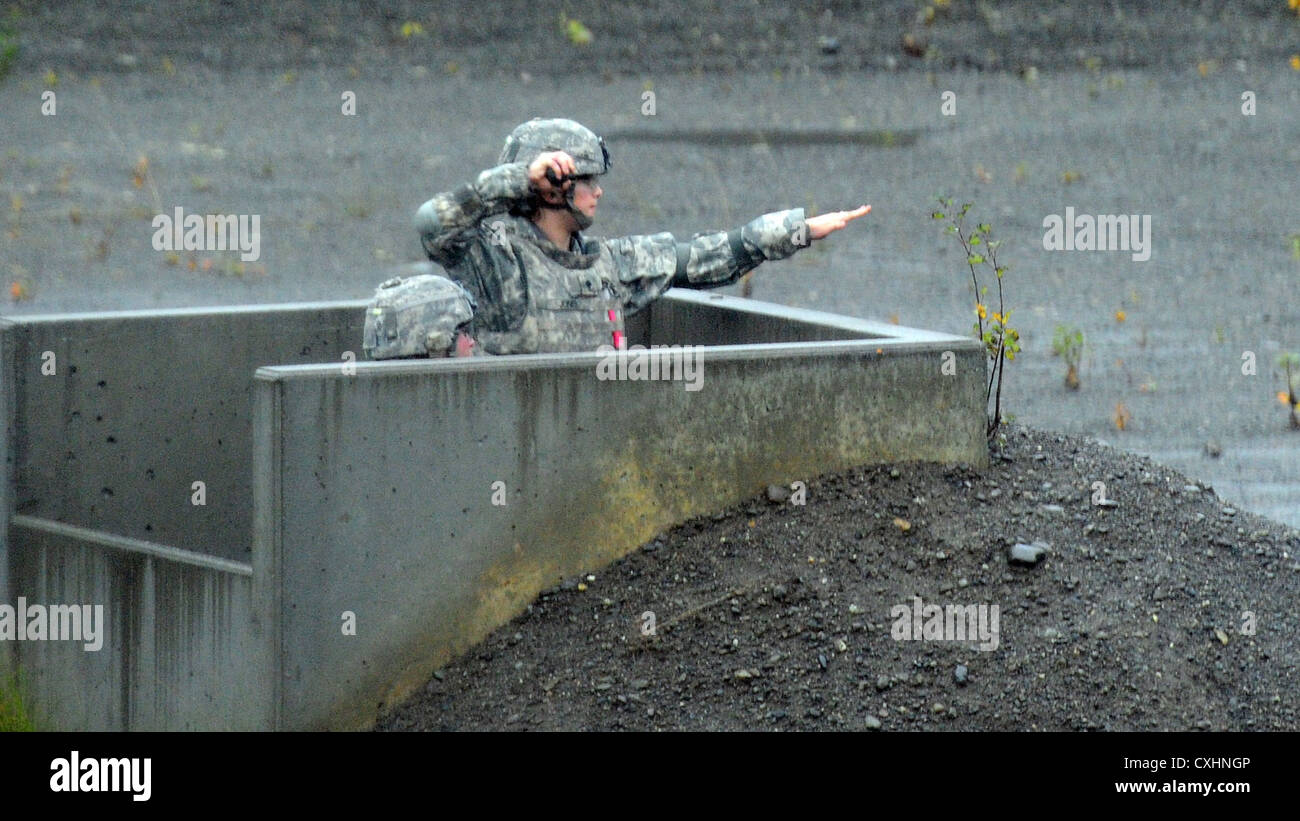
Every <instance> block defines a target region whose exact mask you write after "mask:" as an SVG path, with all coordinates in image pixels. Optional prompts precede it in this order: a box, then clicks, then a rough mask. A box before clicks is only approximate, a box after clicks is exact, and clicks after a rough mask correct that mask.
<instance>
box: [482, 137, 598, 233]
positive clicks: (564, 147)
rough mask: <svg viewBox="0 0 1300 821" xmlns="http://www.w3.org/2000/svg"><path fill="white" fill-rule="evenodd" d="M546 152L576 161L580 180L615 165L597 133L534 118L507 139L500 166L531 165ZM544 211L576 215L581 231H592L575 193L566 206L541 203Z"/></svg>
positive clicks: (571, 193) (566, 201)
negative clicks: (579, 208)
mask: <svg viewBox="0 0 1300 821" xmlns="http://www.w3.org/2000/svg"><path fill="white" fill-rule="evenodd" d="M546 151H563V152H565V153H567V154H568V155H569V156H571V157H573V164H574V166H575V167H576V169H577V172H578V176H580V177H581V176H587V175H592V176H595V175H600V174H605V173H608V172H609V169H610V168H611V167H612V165H613V164H612V163H611V162H610V159H609V151H608V150H607V149H606V148H605V140H604V139H603V138H601V137H599V136H597V135H596V133H595V132H594V131H592V130H591V129H589V128H587V127H586V126H584V125H582V124H581V123H578V122H574V121H573V120H565V119H551V120H544V119H542V118H540V117H534V118H533V119H531V120H529V121H528V122H526V123H521V124H520V125H518V126H516V127H515V130H514V131H511V132H510V136H508V137H506V144H505V147H504V148H502V149H501V157H500V159H498V160H497V164H498V165H504V164H505V163H514V162H521V163H525V164H529V165H531V164H532V162H533V160H535V159H537V157H538V155H540V154H542V153H543V152H546ZM539 204H540V205H541V206H542V207H544V208H559V209H564V210H567V211H568V212H569V213H570V214H572V215H573V218H574V219H575V220H576V221H577V223H578V226H579V227H580V228H583V229H586V228H590V227H591V219H590V218H589V217H587V215H586V214H584V213H582V212H581V211H579V210H578V209H577V208H574V207H573V189H572V188H570V189H569V191H568V194H567V195H566V196H565V204H564V205H550V204H549V203H545V202H542V203H539Z"/></svg>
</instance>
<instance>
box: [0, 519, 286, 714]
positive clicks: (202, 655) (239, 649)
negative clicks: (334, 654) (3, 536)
mask: <svg viewBox="0 0 1300 821" xmlns="http://www.w3.org/2000/svg"><path fill="white" fill-rule="evenodd" d="M10 530H11V534H12V535H13V536H14V539H13V543H12V545H11V548H12V549H13V550H14V553H13V555H12V557H11V559H10V573H11V576H10V582H11V585H12V587H13V590H14V591H15V596H14V598H13V599H11V600H9V601H7V602H6V603H8V604H10V605H16V599H17V596H18V595H22V596H23V597H25V598H26V600H27V604H29V605H31V604H41V605H47V606H48V605H54V604H90V605H101V606H102V607H103V610H102V611H101V612H102V614H103V620H102V623H101V625H100V627H99V630H100V632H101V635H100V638H101V640H102V646H101V647H100V649H98V650H87V649H86V645H85V642H82V641H49V640H47V641H31V640H28V641H14V642H6V643H7V644H13V645H14V647H13V652H14V654H15V656H16V659H17V662H18V665H19V667H20V669H21V670H22V672H23V675H24V678H25V681H26V684H27V686H28V688H29V690H30V692H31V694H32V696H33V698H34V699H35V705H34V712H35V715H34V719H35V720H36V721H37V722H38V726H39V727H40V728H42V729H49V730H68V731H72V730H78V731H86V730H91V731H102V730H196V729H197V730H255V729H264V728H266V727H269V726H271V714H270V712H269V711H270V708H271V706H272V705H271V698H270V696H271V693H272V684H273V682H272V681H271V679H270V674H271V669H272V668H271V667H270V665H269V664H268V663H267V654H266V652H265V651H264V647H265V645H264V644H263V643H262V642H261V639H260V638H259V636H258V634H257V631H255V630H254V627H253V621H252V612H253V607H252V595H253V579H252V568H251V567H249V566H248V565H240V564H239V563H236V562H229V561H226V560H222V559H214V558H212V557H208V556H198V555H191V556H188V557H187V556H179V555H173V556H172V557H170V558H164V557H162V556H160V555H158V553H157V552H150V551H149V550H148V549H147V547H146V549H144V550H141V549H138V548H136V547H134V546H132V545H130V544H127V542H128V540H116V541H118V542H119V544H118V545H117V546H112V547H110V546H106V545H105V544H103V543H99V542H94V541H88V540H86V539H84V538H78V534H77V533H76V532H75V529H73V532H59V530H60V527H59V526H58V525H57V524H55V525H53V526H50V525H48V524H43V523H42V522H41V520H34V521H33V520H29V519H28V518H27V517H21V516H20V517H18V518H17V521H15V522H14V523H13V524H12V525H11V528H10ZM92 612H93V611H92Z"/></svg>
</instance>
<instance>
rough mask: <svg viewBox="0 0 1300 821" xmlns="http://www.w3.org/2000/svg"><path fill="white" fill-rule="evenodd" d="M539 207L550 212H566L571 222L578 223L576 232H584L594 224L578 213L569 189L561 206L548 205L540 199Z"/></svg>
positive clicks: (584, 215)
mask: <svg viewBox="0 0 1300 821" xmlns="http://www.w3.org/2000/svg"><path fill="white" fill-rule="evenodd" d="M541 206H542V207H543V208H547V209H549V210H551V211H568V212H569V213H570V214H571V215H572V216H573V221H574V222H576V223H578V230H580V231H586V230H587V229H588V228H590V227H591V226H592V224H593V223H594V220H592V218H591V217H589V216H587V215H586V214H584V213H582V212H581V211H579V210H578V208H577V206H575V205H574V204H573V189H572V188H570V189H569V190H568V192H567V193H566V194H565V195H564V204H563V205H556V204H555V203H550V202H547V201H546V200H545V199H542V201H541Z"/></svg>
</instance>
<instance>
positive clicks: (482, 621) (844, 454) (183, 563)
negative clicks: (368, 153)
mask: <svg viewBox="0 0 1300 821" xmlns="http://www.w3.org/2000/svg"><path fill="white" fill-rule="evenodd" d="M361 308H362V303H358V302H349V303H330V304H309V305H287V306H261V307H248V308H233V309H201V310H180V311H175V310H173V311H162V312H132V313H117V314H106V315H72V316H51V317H30V318H24V319H18V320H12V321H7V322H5V323H4V324H3V325H0V344H2V347H0V352H2V353H3V365H4V367H2V368H0V380H3V382H2V383H0V387H3V390H0V401H2V402H3V403H4V404H3V408H4V411H5V416H6V420H7V423H6V435H7V439H6V442H7V447H8V451H7V452H8V455H9V457H8V459H7V460H6V470H7V471H8V473H7V474H6V477H5V481H4V482H3V488H4V493H5V494H6V495H5V497H4V502H5V505H4V513H5V515H6V518H7V519H8V522H9V526H8V527H7V528H5V536H6V540H5V542H4V553H3V561H0V566H3V567H4V569H5V576H4V577H3V578H0V581H3V582H4V583H5V588H4V589H3V590H0V593H3V594H4V599H5V600H6V601H10V602H12V601H15V600H16V599H17V597H19V596H23V597H25V598H26V599H27V600H28V601H29V602H30V603H39V604H77V603H80V604H91V605H97V604H98V605H103V606H104V607H105V609H106V611H107V613H108V624H109V627H108V630H107V638H106V644H105V646H104V648H103V649H102V650H100V651H97V652H87V651H85V650H83V649H81V648H80V646H79V645H74V644H73V643H65V642H37V643H25V644H22V646H20V647H16V648H7V649H8V650H9V651H10V652H12V653H13V655H14V656H15V657H16V660H17V662H18V663H19V665H20V667H21V668H22V669H23V670H24V671H25V672H26V674H27V675H28V676H29V679H30V680H31V682H32V683H33V685H34V686H35V687H36V688H37V689H38V690H39V692H40V699H39V702H40V703H39V708H40V709H41V710H44V711H45V712H46V713H47V717H46V721H47V723H48V725H49V726H55V727H61V728H69V729H73V728H77V729H118V728H128V729H179V728H208V729H215V728H234V727H268V728H286V729H300V728H320V727H329V728H346V727H359V726H366V725H367V724H369V723H370V722H372V721H373V719H374V717H375V715H376V713H377V708H378V707H380V706H383V705H387V704H391V703H393V702H395V701H396V700H398V699H400V698H402V697H403V696H405V695H407V694H408V693H409V692H410V690H411V688H412V687H414V686H416V685H417V684H418V683H419V682H422V681H424V680H425V678H426V677H427V675H428V673H429V672H430V670H431V669H432V668H434V667H436V666H437V665H438V664H440V663H442V662H444V661H445V660H446V659H448V658H450V657H451V656H453V655H455V654H457V653H459V652H462V651H463V650H465V649H467V648H468V647H469V646H471V645H472V644H473V643H474V642H475V641H477V640H478V639H479V638H481V637H482V636H483V635H484V634H486V632H488V631H489V630H490V629H492V628H493V627H495V626H497V625H499V624H501V623H503V622H505V621H507V620H509V618H511V617H512V616H513V615H514V614H515V613H517V612H518V611H519V610H520V609H521V608H522V607H523V606H525V605H526V604H527V602H529V601H530V600H531V599H532V598H533V596H535V595H536V593H537V592H538V591H540V590H541V589H544V588H545V587H548V586H550V585H552V584H554V583H555V582H556V581H557V580H558V579H560V578H561V577H564V576H566V575H572V574H574V573H577V572H579V571H582V570H589V569H595V568H598V567H600V566H602V565H604V564H606V563H608V562H609V561H612V560H613V559H615V558H617V557H619V556H621V555H623V554H625V553H626V552H627V551H629V550H631V549H633V548H635V547H636V546H638V545H639V544H642V543H643V542H645V541H646V540H648V539H649V538H651V537H652V536H653V535H654V534H655V533H656V532H657V531H658V530H660V529H662V528H664V527H667V526H669V525H671V524H673V523H676V522H678V521H681V520H682V519H685V518H688V517H690V516H693V515H697V514H700V513H703V512H706V511H709V510H712V509H716V508H718V507H720V506H724V505H727V504H730V503H732V502H735V501H738V500H740V499H743V498H745V497H747V496H751V495H753V494H755V493H758V492H759V491H761V490H762V488H763V487H764V486H765V485H766V484H769V483H773V482H779V483H790V482H792V481H795V480H807V479H811V478H812V477H814V476H816V475H818V474H820V473H824V472H827V471H833V470H837V469H840V468H845V467H848V466H851V465H855V464H861V463H864V462H871V461H880V460H895V459H927V460H936V461H944V462H957V461H965V462H970V463H974V464H983V463H984V462H985V461H986V460H987V451H986V449H985V446H984V439H983V433H982V431H983V420H984V405H983V387H984V373H985V362H984V354H983V351H982V349H981V348H980V346H979V345H978V344H977V343H976V342H975V341H973V340H970V339H963V338H960V337H955V336H946V335H943V334H934V333H929V332H924V331H915V330H912V329H908V328H901V327H899V326H894V325H883V324H879V323H869V322H860V321H858V320H854V319H851V318H848V317H838V316H833V315H830V314H822V313H817V312H811V311H801V310H796V309H787V308H782V307H781V306H776V305H770V304H764V303H755V302H751V301H746V300H738V299H735V298H730V297H724V296H721V295H718V294H700V293H693V292H685V293H683V292H672V293H670V294H669V295H667V296H666V297H665V298H664V299H663V300H661V301H659V302H658V303H656V305H655V306H654V308H653V309H652V310H651V311H649V312H648V313H647V314H646V315H645V316H642V317H638V318H637V319H636V320H635V321H634V322H633V323H631V325H630V327H629V331H630V338H631V339H632V341H633V343H635V344H650V345H665V344H678V345H680V344H693V345H702V344H707V345H708V346H709V347H705V348H698V349H696V351H697V352H698V354H696V353H688V354H687V355H689V356H692V357H694V356H696V355H698V356H699V359H693V360H692V361H693V363H694V364H695V365H696V367H698V368H700V369H701V370H698V371H696V372H695V375H696V377H697V379H696V380H694V381H690V382H687V381H683V380H682V379H680V378H679V379H676V380H636V379H632V380H619V379H613V380H608V379H601V378H600V374H601V373H604V372H602V371H600V370H599V367H600V363H601V360H602V355H601V354H599V353H582V354H563V355H549V356H531V357H503V358H488V357H483V358H475V359H470V360H440V361H427V360H416V361H401V362H383V363H357V364H355V366H354V365H353V364H352V363H350V362H348V361H347V360H345V359H343V358H341V356H342V353H344V352H346V351H350V350H356V349H357V348H358V347H359V346H358V344H357V343H359V342H360V334H361V324H362V321H363V319H364V314H363V311H362V310H361ZM817 340H824V341H817ZM742 342H743V343H748V344H739V343H742ZM151 350H152V351H158V350H168V351H175V355H173V356H170V357H167V358H165V359H162V360H158V359H157V357H156V354H149V353H148V351H151ZM678 350H679V352H678V353H677V354H673V353H671V352H665V351H659V352H656V353H655V354H654V356H655V357H657V358H658V360H659V361H663V360H669V361H671V360H673V359H674V357H676V358H677V360H678V365H677V366H675V367H676V368H677V370H675V371H672V373H673V374H674V375H675V376H677V377H687V379H690V377H691V376H692V374H691V373H689V372H684V371H683V370H682V369H681V368H680V365H681V356H682V353H681V349H678ZM46 351H49V352H50V353H51V354H53V358H52V359H51V358H50V357H49V356H48V355H46V353H45V352H46ZM948 351H951V352H952V355H953V359H952V362H953V364H954V365H955V374H954V375H952V376H943V375H942V371H941V368H942V365H943V362H944V359H943V357H944V354H945V352H948ZM634 355H635V354H634ZM304 359H306V360H315V361H317V362H318V363H319V362H327V363H331V364H314V365H283V364H274V365H273V366H271V367H264V368H261V369H259V370H257V372H256V377H255V378H253V375H252V369H253V367H255V365H256V364H257V363H259V362H265V363H284V362H294V361H301V360H304ZM47 362H52V363H53V372H52V373H48V374H45V373H42V372H41V366H42V364H45V363H47ZM668 374H669V369H668V368H666V367H665V368H664V375H665V376H667V375H668ZM606 375H608V374H607V373H606ZM688 387H693V388H698V390H688ZM250 480H251V481H250ZM193 481H204V482H205V484H206V488H205V493H206V504H205V505H194V504H192V503H191V494H192V492H193V491H192V485H191V483H192V482H193ZM497 482H500V483H501V484H500V485H499V486H496V485H495V483H497ZM496 487H500V488H501V496H502V499H501V501H503V502H504V504H500V505H497V504H493V503H492V502H493V499H492V497H493V493H494V490H495V489H496ZM107 491H111V493H110V492H107ZM216 513H221V514H222V515H221V516H216V515H215V514H216ZM250 547H251V553H250ZM244 557H247V558H248V561H247V562H245V561H240V559H243V558H244ZM232 559H233V561H232ZM345 614H351V615H352V616H355V619H356V634H355V635H348V634H345V633H344V630H343V627H344V624H345V622H344V617H345ZM86 694H89V698H87V697H86Z"/></svg>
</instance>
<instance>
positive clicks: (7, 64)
mask: <svg viewBox="0 0 1300 821" xmlns="http://www.w3.org/2000/svg"><path fill="white" fill-rule="evenodd" d="M20 50H21V49H20V47H19V45H18V32H16V31H14V27H13V26H12V25H11V24H9V23H0V81H3V80H4V79H5V77H8V76H9V72H10V71H11V70H13V67H14V63H16V62H17V61H18V52H19V51H20Z"/></svg>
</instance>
